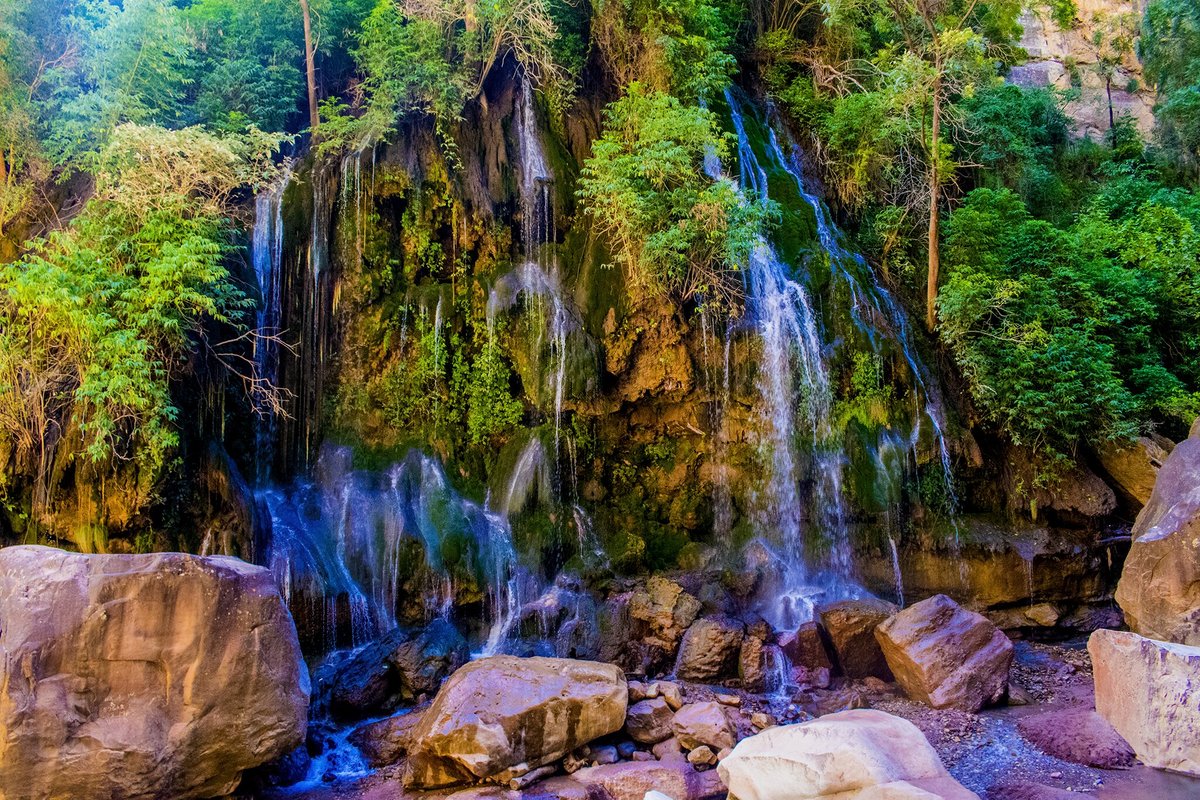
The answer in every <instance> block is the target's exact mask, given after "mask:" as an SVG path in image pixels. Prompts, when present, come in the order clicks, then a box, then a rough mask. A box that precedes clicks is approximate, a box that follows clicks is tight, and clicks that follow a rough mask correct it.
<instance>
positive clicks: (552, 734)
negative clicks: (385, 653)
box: [404, 656, 629, 789]
mask: <svg viewBox="0 0 1200 800" xmlns="http://www.w3.org/2000/svg"><path fill="white" fill-rule="evenodd" d="M628 695H629V690H628V687H627V686H626V684H625V676H624V675H623V674H622V673H621V670H620V668H619V667H616V666H614V665H611V664H600V663H596V662H590V661H573V660H569V659H559V658H516V657H514V656H492V657H490V658H482V659H479V660H478V661H474V662H471V663H470V664H468V665H467V666H465V667H463V668H462V669H460V670H458V671H457V672H455V673H454V675H452V676H451V677H450V679H449V680H448V681H446V683H445V684H444V685H443V686H442V689H441V691H439V692H438V695H437V697H436V698H435V699H434V701H433V705H432V706H431V707H430V709H429V710H428V711H427V712H425V714H424V716H423V717H422V719H421V722H420V724H419V725H418V726H417V727H416V729H414V730H413V732H412V736H411V738H410V744H409V753H408V764H407V768H406V771H405V775H404V782H405V785H407V786H409V787H413V788H422V789H435V788H442V787H446V786H454V785H458V784H464V783H473V782H476V781H479V780H482V779H497V780H502V781H505V782H507V781H508V780H509V779H511V778H513V777H517V776H519V775H522V774H524V773H527V772H530V771H532V770H534V769H537V768H538V767H541V766H543V765H545V764H549V763H551V762H553V761H556V760H557V759H560V758H562V757H563V756H565V755H566V754H567V753H569V752H571V751H572V750H574V749H575V748H577V747H579V746H580V745H584V744H587V743H588V742H590V741H592V740H594V739H596V738H598V737H601V736H605V735H607V734H610V733H615V732H616V731H619V730H620V729H621V727H622V726H623V725H624V724H625V711H626V703H627V700H628Z"/></svg>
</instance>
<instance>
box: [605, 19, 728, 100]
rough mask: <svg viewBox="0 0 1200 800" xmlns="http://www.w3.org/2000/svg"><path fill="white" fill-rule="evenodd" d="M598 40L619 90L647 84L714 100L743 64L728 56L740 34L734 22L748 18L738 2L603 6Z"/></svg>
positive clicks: (676, 92)
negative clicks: (628, 86)
mask: <svg viewBox="0 0 1200 800" xmlns="http://www.w3.org/2000/svg"><path fill="white" fill-rule="evenodd" d="M594 7H595V11H594V14H593V17H592V37H593V39H594V41H595V42H596V45H597V47H598V49H599V51H600V54H601V57H602V58H603V59H604V61H605V64H606V66H607V67H608V69H609V70H610V71H611V72H612V73H613V75H614V76H615V77H616V79H617V82H618V84H619V85H622V86H625V85H628V84H630V83H633V82H635V81H636V82H639V83H642V84H644V85H646V86H648V87H650V88H652V89H655V90H658V91H662V92H667V93H670V94H674V95H676V96H678V97H686V98H693V97H695V98H701V99H713V98H715V97H717V96H719V95H720V93H721V91H722V90H723V89H724V88H725V87H726V86H727V85H728V84H729V76H730V75H731V74H732V73H733V72H734V70H735V69H736V66H737V63H736V61H735V60H734V58H733V56H731V55H730V54H729V52H728V50H729V47H730V45H731V44H732V41H733V36H734V34H735V33H736V28H734V27H732V26H731V25H730V24H729V20H736V19H741V18H743V17H744V16H745V8H744V6H742V5H741V4H739V3H738V2H736V0H734V2H731V3H727V4H724V7H723V6H722V4H720V3H710V2H705V1H704V0H677V2H672V3H660V2H654V0H602V2H597V3H596V4H595V6H594Z"/></svg>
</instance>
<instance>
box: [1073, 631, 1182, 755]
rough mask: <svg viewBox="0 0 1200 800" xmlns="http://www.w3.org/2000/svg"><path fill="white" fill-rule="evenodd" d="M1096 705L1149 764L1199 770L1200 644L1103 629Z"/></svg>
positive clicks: (1097, 640)
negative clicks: (1158, 639)
mask: <svg viewBox="0 0 1200 800" xmlns="http://www.w3.org/2000/svg"><path fill="white" fill-rule="evenodd" d="M1088 653H1089V654H1090V655H1091V657H1092V673H1093V676H1094V678H1095V684H1096V711H1097V712H1099V714H1100V716H1102V717H1104V718H1105V719H1106V720H1108V722H1109V723H1110V724H1111V725H1112V726H1113V727H1114V728H1115V729H1116V731H1117V733H1119V734H1121V737H1122V738H1124V739H1125V741H1127V742H1128V743H1129V745H1130V746H1131V747H1132V748H1133V751H1134V752H1135V753H1137V756H1138V758H1139V759H1141V760H1142V762H1143V763H1144V764H1146V765H1148V766H1151V767H1158V768H1159V769H1169V770H1174V771H1175V772H1186V773H1189V774H1191V775H1200V691H1198V689H1200V647H1189V646H1187V645H1181V644H1173V643H1169V642H1158V641H1154V640H1153V639H1147V638H1145V637H1143V636H1138V635H1137V634H1136V633H1127V632H1123V631H1109V630H1099V631H1096V632H1095V633H1093V634H1092V636H1091V638H1090V639H1089V640H1088Z"/></svg>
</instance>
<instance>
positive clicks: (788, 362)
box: [710, 92, 852, 629]
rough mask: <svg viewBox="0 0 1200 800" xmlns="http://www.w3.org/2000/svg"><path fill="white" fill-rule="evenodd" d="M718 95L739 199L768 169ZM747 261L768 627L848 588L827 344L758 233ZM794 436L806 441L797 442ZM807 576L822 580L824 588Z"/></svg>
mask: <svg viewBox="0 0 1200 800" xmlns="http://www.w3.org/2000/svg"><path fill="white" fill-rule="evenodd" d="M726 100H727V102H728V104H729V108H730V113H731V117H732V121H733V126H734V129H735V131H736V132H737V137H738V148H737V151H738V164H739V166H740V174H739V181H740V185H741V188H742V191H743V193H744V194H745V195H746V196H747V198H748V200H751V201H758V202H767V201H768V200H769V199H770V191H769V184H768V176H767V172H766V170H765V169H764V168H763V166H762V165H761V163H760V161H759V159H758V156H757V154H756V153H755V152H754V150H753V148H752V147H751V144H750V137H749V135H748V134H747V131H746V126H745V120H744V117H743V115H742V111H741V106H740V104H739V103H738V101H737V99H736V98H735V97H734V95H733V93H732V92H726ZM710 168H711V167H710ZM747 266H748V268H747V272H746V278H747V298H746V300H747V303H746V305H747V308H746V313H747V323H746V324H747V325H748V326H749V327H750V328H751V329H752V330H753V332H754V333H755V335H756V336H757V338H758V340H759V342H760V344H761V347H762V353H761V356H760V358H759V361H758V372H757V379H756V387H757V390H758V395H759V397H758V403H757V405H756V412H757V414H758V416H759V419H760V422H761V426H762V433H763V441H762V442H761V447H762V450H763V451H764V453H765V456H766V459H767V476H766V485H765V487H764V488H763V490H762V491H761V492H760V493H759V494H758V496H757V497H755V498H754V501H755V502H754V505H755V512H754V517H755V518H754V525H755V529H756V530H757V531H758V533H759V535H760V537H761V538H763V539H765V540H767V541H774V542H777V544H778V546H779V547H781V548H782V549H781V552H779V553H778V554H777V556H778V559H779V567H780V569H781V573H782V574H781V576H780V577H781V584H782V585H781V586H780V587H778V588H777V592H776V594H777V596H776V597H775V598H773V600H772V602H771V603H770V607H769V608H767V609H764V610H765V611H766V612H767V616H768V617H769V618H770V619H771V621H772V622H773V623H775V625H776V627H778V628H781V629H786V628H794V627H796V625H798V624H800V623H801V622H803V621H804V619H803V617H804V616H806V615H807V614H808V613H811V611H810V610H811V607H812V604H813V601H812V597H813V596H814V595H815V594H819V593H822V592H823V591H825V592H830V593H845V592H848V591H851V590H852V589H851V587H852V580H851V574H850V572H851V568H852V564H851V560H852V559H851V553H850V539H849V530H848V525H847V514H846V510H845V501H844V496H843V492H842V469H843V464H844V462H845V454H844V452H843V451H842V449H841V445H840V442H838V437H837V436H836V434H835V432H834V431H833V430H832V427H831V422H832V407H833V391H832V388H831V385H830V377H829V368H828V364H827V361H826V352H825V350H826V348H825V345H824V343H823V341H822V339H821V332H820V329H819V326H818V321H817V315H816V312H815V311H814V308H813V304H812V298H811V296H810V295H809V292H808V289H807V288H806V287H805V285H804V284H803V282H802V281H801V280H799V279H798V278H797V277H796V275H795V274H794V272H793V270H792V268H791V266H790V265H788V264H786V263H784V262H783V260H782V259H781V258H780V257H779V255H778V253H777V252H776V250H775V248H774V247H773V246H772V245H771V243H770V242H768V241H767V240H765V239H762V240H760V241H759V242H758V243H757V244H756V245H755V246H754V247H753V249H752V251H751V253H750V259H749V264H748V265H747ZM798 423H799V425H800V426H801V427H799V428H798V427H797V425H798ZM800 442H807V443H808V449H807V450H806V451H802V450H801V448H800V446H799V443H800ZM805 467H808V468H809V469H810V470H811V481H812V484H813V496H812V498H811V500H810V501H809V502H806V498H804V497H802V495H801V491H800V490H801V481H802V470H803V469H804V468H805ZM806 507H807V508H806ZM808 509H812V513H807V511H808ZM806 521H807V522H809V523H810V525H813V524H814V523H815V530H816V532H817V533H818V534H820V536H821V537H822V538H823V539H824V540H825V542H826V543H827V547H826V550H827V552H826V554H825V557H824V563H823V564H821V563H820V562H818V560H817V558H816V554H812V553H809V552H808V546H807V545H808V542H807V541H806V538H810V537H806V536H805V533H806V530H805V528H806V525H805V522H806ZM813 566H823V567H824V569H823V570H822V573H823V574H822V575H820V576H817V575H811V574H810V568H811V567H813ZM814 580H816V581H817V582H818V583H822V584H825V587H824V589H822V588H820V587H818V586H817V585H814V584H813V581H814Z"/></svg>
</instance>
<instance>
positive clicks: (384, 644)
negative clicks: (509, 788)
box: [319, 619, 470, 719]
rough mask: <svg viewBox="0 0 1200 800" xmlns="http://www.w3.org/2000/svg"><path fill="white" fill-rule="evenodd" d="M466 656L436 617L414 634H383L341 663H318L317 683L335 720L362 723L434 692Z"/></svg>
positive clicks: (463, 645)
mask: <svg viewBox="0 0 1200 800" xmlns="http://www.w3.org/2000/svg"><path fill="white" fill-rule="evenodd" d="M469 656H470V652H469V650H468V649H467V642H466V640H465V639H463V637H462V634H460V633H459V632H458V629H457V628H455V627H454V625H453V624H452V623H451V622H449V621H447V620H443V619H438V620H434V621H433V622H431V623H430V624H429V625H427V626H426V627H424V628H421V629H417V630H413V629H407V628H396V629H394V630H391V631H388V632H387V633H385V634H383V635H382V636H380V637H379V638H378V639H376V640H375V641H373V642H371V643H370V644H368V645H366V646H365V647H362V648H359V649H358V650H355V651H353V652H352V653H351V654H350V655H349V657H347V658H345V659H344V660H342V661H340V662H338V663H336V664H331V665H329V666H328V667H326V666H325V665H323V666H322V669H321V670H320V674H321V679H320V681H319V682H320V683H321V684H324V683H325V682H326V681H328V684H329V686H328V687H327V688H328V698H329V707H330V710H331V711H332V712H333V713H334V714H335V715H336V716H338V717H341V718H343V719H361V718H363V717H367V716H377V715H378V714H379V713H380V712H381V711H384V712H386V711H391V710H392V709H394V708H395V707H396V706H397V705H399V703H400V702H401V701H404V700H408V701H411V700H413V699H415V698H417V697H419V696H420V695H422V694H433V693H434V692H436V691H437V690H438V687H439V686H441V685H442V681H444V680H445V679H446V676H448V675H449V674H450V673H452V672H454V670H456V669H458V668H459V667H460V666H462V665H463V664H465V663H466V661H467V658H468V657H469ZM322 688H323V689H324V688H326V687H324V686H322Z"/></svg>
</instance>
